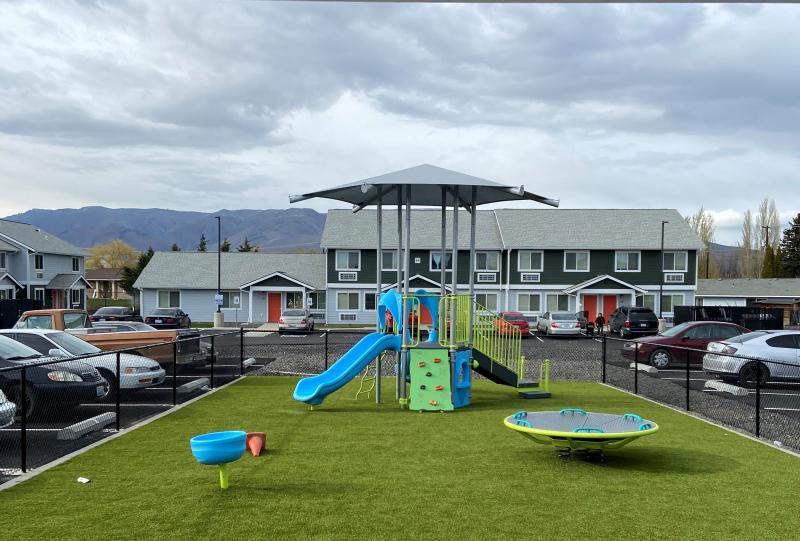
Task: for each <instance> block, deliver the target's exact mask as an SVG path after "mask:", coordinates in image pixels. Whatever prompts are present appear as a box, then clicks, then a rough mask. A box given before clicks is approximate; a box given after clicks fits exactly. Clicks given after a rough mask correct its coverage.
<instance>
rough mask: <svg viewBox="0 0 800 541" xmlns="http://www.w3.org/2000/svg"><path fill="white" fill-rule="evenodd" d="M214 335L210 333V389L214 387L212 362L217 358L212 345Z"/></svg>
mask: <svg viewBox="0 0 800 541" xmlns="http://www.w3.org/2000/svg"><path fill="white" fill-rule="evenodd" d="M215 337H216V335H214V334H212V335H211V382H210V386H211V388H212V389H213V388H214V363H215V362H216V360H217V350H216V348H215V347H214V342H215V340H214V338H215Z"/></svg>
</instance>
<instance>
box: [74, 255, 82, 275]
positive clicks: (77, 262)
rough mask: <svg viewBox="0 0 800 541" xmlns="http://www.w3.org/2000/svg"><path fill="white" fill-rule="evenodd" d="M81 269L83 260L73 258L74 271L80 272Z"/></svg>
mask: <svg viewBox="0 0 800 541" xmlns="http://www.w3.org/2000/svg"><path fill="white" fill-rule="evenodd" d="M80 270H81V260H80V258H78V257H73V258H72V272H80Z"/></svg>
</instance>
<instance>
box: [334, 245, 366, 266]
mask: <svg viewBox="0 0 800 541" xmlns="http://www.w3.org/2000/svg"><path fill="white" fill-rule="evenodd" d="M339 252H355V253H357V254H358V268H355V269H350V268H346V269H340V268H339ZM348 259H349V258H348ZM333 270H335V271H354V272H358V271H360V270H361V250H355V249H354V250H340V249H336V250H335V251H334V253H333Z"/></svg>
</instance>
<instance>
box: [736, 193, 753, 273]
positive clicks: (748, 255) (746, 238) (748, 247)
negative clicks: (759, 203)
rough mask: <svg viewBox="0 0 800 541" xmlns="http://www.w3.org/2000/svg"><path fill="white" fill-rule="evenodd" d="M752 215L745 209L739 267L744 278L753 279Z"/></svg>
mask: <svg viewBox="0 0 800 541" xmlns="http://www.w3.org/2000/svg"><path fill="white" fill-rule="evenodd" d="M754 241H755V239H753V213H752V212H750V209H747V211H745V213H744V221H743V222H742V242H741V243H739V252H740V253H739V262H740V265H741V274H742V276H744V277H745V278H753V277H754V276H755V269H756V260H755V256H754V254H753V245H754Z"/></svg>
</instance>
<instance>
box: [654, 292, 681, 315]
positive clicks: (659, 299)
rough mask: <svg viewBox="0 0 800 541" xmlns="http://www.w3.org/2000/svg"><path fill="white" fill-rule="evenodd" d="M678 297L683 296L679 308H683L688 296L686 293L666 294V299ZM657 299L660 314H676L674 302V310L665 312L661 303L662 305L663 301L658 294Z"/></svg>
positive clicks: (673, 303)
mask: <svg viewBox="0 0 800 541" xmlns="http://www.w3.org/2000/svg"><path fill="white" fill-rule="evenodd" d="M678 295H680V296H681V302H680V304H679V305H678V306H681V305H683V303H685V302H686V294H685V293H665V294H664V296H665V297H668V296H669V297H677V296H678ZM656 298H658V311H659V312H660V313H663V314H673V315H674V314H675V302H674V301H673V302H672V310H669V311H667V310H663V309H662V306H661V303H662V301H663V299H662V298H661V296H660V295H657V294H656Z"/></svg>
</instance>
